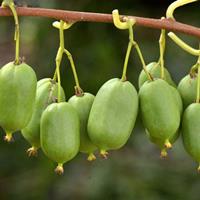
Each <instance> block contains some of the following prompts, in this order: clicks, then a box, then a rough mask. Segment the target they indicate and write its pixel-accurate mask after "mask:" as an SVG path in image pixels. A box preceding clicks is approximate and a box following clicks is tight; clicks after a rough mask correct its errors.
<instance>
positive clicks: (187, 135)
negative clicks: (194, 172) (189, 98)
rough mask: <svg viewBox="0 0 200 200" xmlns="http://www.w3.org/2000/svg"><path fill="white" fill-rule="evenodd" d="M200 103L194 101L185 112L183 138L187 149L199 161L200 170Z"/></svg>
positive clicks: (199, 169) (199, 168)
mask: <svg viewBox="0 0 200 200" xmlns="http://www.w3.org/2000/svg"><path fill="white" fill-rule="evenodd" d="M199 119H200V104H199V103H192V104H191V105H189V106H188V107H187V108H186V110H185V111H184V114H183V121H182V138H183V143H184V146H185V149H186V151H187V152H188V153H189V154H190V155H191V156H192V158H193V159H194V160H195V161H196V162H198V163H199V167H198V171H200V123H199Z"/></svg>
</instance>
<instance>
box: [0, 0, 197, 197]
mask: <svg viewBox="0 0 200 200" xmlns="http://www.w3.org/2000/svg"><path fill="white" fill-rule="evenodd" d="M171 2H172V1H169V0H123V1H122V0H121V1H116V0H110V1H107V0H101V1H97V0H76V1H74V0H67V1H66V0H65V1H64V0H57V1H56V0H49V1H47V0H46V1H45V0H43V1H39V0H37V1H36V0H32V1H31V0H29V1H28V0H27V1H25V0H24V1H18V4H19V5H29V6H37V7H47V8H57V9H69V10H78V11H91V12H102V13H111V12H112V10H113V9H115V8H118V9H119V11H120V13H121V14H130V15H137V16H144V17H153V18H160V17H161V16H163V15H165V10H166V8H167V7H168V5H169V4H170V3H171ZM199 9H200V8H199V4H198V3H194V4H191V5H188V6H185V7H184V8H180V9H178V10H177V11H176V15H175V16H176V18H177V19H178V20H179V21H182V22H185V23H188V24H191V25H196V26H199V16H200V14H199ZM20 22H21V56H24V58H25V60H26V62H27V63H28V64H30V65H31V66H32V67H33V68H34V70H35V71H36V73H37V76H38V79H41V78H44V77H52V76H53V72H54V70H55V62H54V59H55V55H56V52H57V48H58V30H56V29H55V28H53V27H52V25H51V24H52V22H53V21H52V20H51V19H46V18H38V17H21V18H20ZM134 30H135V31H134V33H135V39H136V40H137V41H138V43H139V45H140V47H141V50H142V52H143V54H144V58H145V60H146V63H149V62H151V61H156V60H157V59H158V57H159V48H158V38H159V34H160V31H159V30H153V29H149V28H144V27H137V26H136V27H135V29H134ZM13 33H14V23H13V19H12V18H11V17H7V18H3V17H1V18H0V65H1V66H3V65H4V64H6V63H7V62H9V61H11V60H13V59H14V43H13ZM65 36H66V41H65V42H66V47H67V48H68V49H69V50H70V52H71V53H72V55H73V57H74V60H75V63H76V67H77V71H78V74H79V78H80V83H81V86H82V88H83V89H84V90H85V91H89V92H92V93H93V94H96V92H97V91H98V89H99V87H100V86H101V85H102V84H103V83H104V82H105V81H107V80H108V79H110V78H113V77H120V76H121V72H122V66H123V61H124V57H125V52H126V48H127V43H128V33H127V31H120V30H117V29H116V28H115V27H114V26H113V25H112V24H102V23H85V22H84V23H77V24H75V25H74V26H73V27H72V28H71V29H70V30H68V31H66V34H65ZM179 36H181V38H183V39H184V40H185V41H187V42H188V43H189V44H191V45H192V46H194V47H198V40H197V38H194V37H189V36H185V35H182V34H179ZM165 58H166V60H165V63H166V67H167V68H168V69H169V71H170V72H171V74H172V76H173V78H174V80H175V81H176V82H177V83H178V81H179V80H180V79H181V77H183V76H184V75H185V74H186V73H188V70H189V68H190V67H191V66H192V65H193V64H194V62H195V61H196V58H195V57H193V56H191V55H189V54H187V53H185V52H184V51H183V50H182V49H180V48H179V47H177V46H176V45H175V44H174V43H173V42H172V41H170V39H168V40H167V49H166V56H165ZM141 67H142V66H141V63H140V61H139V59H138V56H137V54H136V53H135V51H133V52H132V54H131V58H130V62H129V68H128V79H129V80H130V81H131V82H132V83H133V84H134V85H135V86H136V87H137V78H138V75H139V73H140V70H141ZM62 84H63V87H64V88H65V92H66V95H67V98H69V97H70V96H72V95H73V93H74V91H73V87H74V80H73V76H72V72H71V69H70V66H69V62H68V60H67V58H65V59H64V61H63V62H62ZM1 132H2V134H1V140H0V199H1V200H6V199H19V200H27V199H28V200H29V199H30V200H35V199H37V200H40V199H41V200H42V199H44V200H45V199H48V200H51V199H52V200H54V199H58V200H64V199H66V200H68V199H69V200H102V199H103V200H132V199H139V200H169V199H170V200H179V199H180V200H188V199H190V200H199V199H200V190H199V188H200V180H199V178H200V176H199V174H198V173H197V171H196V167H197V164H196V163H194V162H193V160H192V159H191V158H190V157H189V156H188V154H187V153H186V152H185V150H184V148H183V145H182V141H181V139H179V140H178V141H177V142H176V143H175V145H174V147H173V149H172V150H171V151H170V153H169V157H168V158H167V159H165V160H161V159H160V157H159V153H160V152H159V150H158V149H157V147H155V146H154V145H153V144H151V143H150V141H149V140H148V139H147V137H146V136H145V133H144V129H143V127H142V125H141V121H140V119H139V118H138V121H137V124H136V126H135V128H134V131H133V134H132V135H131V137H130V139H129V141H128V143H127V145H126V146H125V147H124V148H122V149H121V150H118V151H112V152H110V155H109V159H107V160H102V159H101V158H98V159H97V160H96V161H95V162H93V163H89V162H87V161H86V155H83V154H79V155H78V156H77V157H76V158H75V159H73V160H72V161H71V162H69V163H67V164H66V165H65V174H64V175H63V176H57V175H56V174H55V173H54V168H55V166H56V165H55V163H53V162H52V161H50V160H48V159H47V158H46V157H45V156H44V155H43V153H42V152H41V151H40V152H39V155H38V157H37V158H28V157H27V155H26V153H25V151H26V149H27V148H28V147H29V144H28V143H27V142H26V141H25V140H24V139H23V138H22V136H21V135H20V133H17V134H15V142H14V143H12V144H6V143H5V142H4V141H3V131H2V130H1Z"/></svg>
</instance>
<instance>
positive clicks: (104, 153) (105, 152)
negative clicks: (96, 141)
mask: <svg viewBox="0 0 200 200" xmlns="http://www.w3.org/2000/svg"><path fill="white" fill-rule="evenodd" d="M100 156H101V157H102V158H104V159H107V158H108V152H107V151H106V150H103V149H102V150H100Z"/></svg>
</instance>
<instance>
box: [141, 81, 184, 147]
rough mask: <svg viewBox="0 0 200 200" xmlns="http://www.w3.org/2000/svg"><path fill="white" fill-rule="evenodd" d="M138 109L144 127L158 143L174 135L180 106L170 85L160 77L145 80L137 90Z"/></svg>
mask: <svg viewBox="0 0 200 200" xmlns="http://www.w3.org/2000/svg"><path fill="white" fill-rule="evenodd" d="M139 98H140V110H141V115H142V120H143V123H144V126H145V128H146V129H147V130H148V132H149V135H150V136H151V137H152V138H157V139H158V140H159V141H160V143H165V141H166V140H170V138H173V137H175V136H174V135H175V134H176V132H177V131H178V128H179V126H180V119H181V114H180V108H179V106H178V105H177V100H176V99H175V96H174V94H173V93H172V90H171V86H170V85H169V84H168V83H167V82H166V81H164V80H162V79H157V80H155V81H151V82H146V83H145V84H144V85H143V86H142V87H141V88H140V91H139Z"/></svg>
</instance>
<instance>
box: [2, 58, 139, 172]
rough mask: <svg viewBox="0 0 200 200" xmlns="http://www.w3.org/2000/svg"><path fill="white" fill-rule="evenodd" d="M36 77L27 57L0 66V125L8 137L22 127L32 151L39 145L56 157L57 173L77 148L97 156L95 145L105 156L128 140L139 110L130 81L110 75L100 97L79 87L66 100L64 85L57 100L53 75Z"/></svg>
mask: <svg viewBox="0 0 200 200" xmlns="http://www.w3.org/2000/svg"><path fill="white" fill-rule="evenodd" d="M36 80H37V79H36V75H35V73H34V71H33V70H32V68H31V67H30V66H28V65H27V64H25V63H21V64H19V65H15V63H14V62H11V63H8V64H7V65H5V66H4V67H2V68H1V69H0V125H1V127H2V128H3V129H4V130H5V132H6V136H5V140H7V141H11V139H12V133H13V132H16V131H18V130H21V132H22V135H23V136H24V138H25V139H26V140H27V141H28V142H29V143H30V144H31V145H32V147H31V148H30V149H29V150H28V153H29V155H35V154H36V153H37V149H38V148H40V146H41V148H42V150H43V151H44V153H45V154H46V155H47V156H48V157H49V158H50V159H52V160H54V161H55V162H57V163H58V167H57V169H56V171H57V172H58V173H62V172H63V168H62V165H63V163H65V162H67V161H69V160H71V159H72V158H73V157H75V156H76V154H77V153H78V152H79V151H81V152H84V153H88V154H89V156H88V160H93V159H95V155H94V154H93V152H94V151H95V150H96V149H97V148H98V149H99V150H100V154H101V155H102V156H104V157H106V156H107V150H109V149H118V148H120V147H122V146H123V145H124V144H125V143H126V142H127V140H128V138H129V136H130V134H131V132H132V129H133V127H134V124H135V120H136V116H137V110H138V96H137V92H136V90H135V88H134V86H133V85H132V84H131V83H130V82H128V81H121V80H120V79H112V80H110V81H108V82H106V83H105V84H104V85H103V86H102V87H101V89H100V90H99V92H98V94H97V96H96V97H94V96H93V95H92V94H90V93H81V94H78V95H75V96H73V97H71V98H70V99H69V101H68V102H65V94H64V91H63V89H61V102H59V103H58V102H57V98H58V84H57V83H56V82H55V81H54V80H52V79H50V78H46V79H42V80H40V81H38V82H37V81H36Z"/></svg>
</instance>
